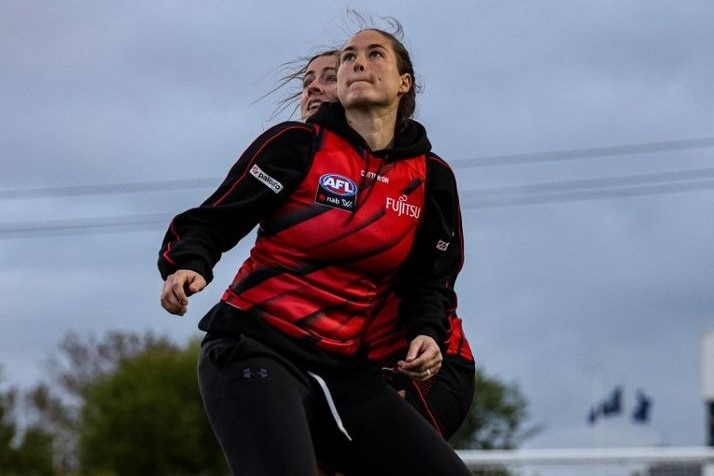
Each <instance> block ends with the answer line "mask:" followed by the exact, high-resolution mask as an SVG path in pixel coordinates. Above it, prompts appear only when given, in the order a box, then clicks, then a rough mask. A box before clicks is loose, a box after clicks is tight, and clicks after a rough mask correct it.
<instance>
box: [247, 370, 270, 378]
mask: <svg viewBox="0 0 714 476" xmlns="http://www.w3.org/2000/svg"><path fill="white" fill-rule="evenodd" d="M268 377H269V375H268V369H264V368H262V367H261V368H259V369H251V368H250V367H246V368H244V369H243V379H244V380H257V379H263V380H264V379H267V378H268Z"/></svg>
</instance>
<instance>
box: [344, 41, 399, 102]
mask: <svg viewBox="0 0 714 476" xmlns="http://www.w3.org/2000/svg"><path fill="white" fill-rule="evenodd" d="M411 85H412V78H411V76H410V75H409V74H399V70H398V68H397V57H396V55H395V54H394V49H393V48H392V44H391V42H390V40H389V39H388V38H387V37H385V36H384V35H382V34H381V33H379V32H377V31H374V30H364V31H361V32H359V33H357V34H356V35H355V36H353V37H352V38H351V39H350V41H348V42H347V44H346V45H345V47H344V48H343V49H342V52H341V54H340V66H339V68H338V70H337V94H338V96H339V99H340V102H341V103H342V105H343V106H344V107H345V109H349V108H365V107H367V108H368V107H373V106H377V107H384V106H392V107H395V108H396V107H397V106H398V104H399V97H400V96H401V95H402V94H403V93H406V92H408V91H409V89H410V88H411Z"/></svg>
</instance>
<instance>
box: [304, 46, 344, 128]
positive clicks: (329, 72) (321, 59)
mask: <svg viewBox="0 0 714 476" xmlns="http://www.w3.org/2000/svg"><path fill="white" fill-rule="evenodd" d="M334 101H337V56H335V55H325V56H318V57H317V58H315V59H314V60H312V61H311V62H310V64H308V65H307V69H306V70H305V76H303V80H302V94H301V95H300V118H301V119H302V120H303V121H304V120H305V119H307V118H308V117H310V116H311V115H313V114H314V113H315V111H317V109H318V108H319V107H320V104H322V103H323V102H334Z"/></svg>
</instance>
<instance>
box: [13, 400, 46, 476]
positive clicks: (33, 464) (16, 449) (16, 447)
mask: <svg viewBox="0 0 714 476" xmlns="http://www.w3.org/2000/svg"><path fill="white" fill-rule="evenodd" d="M17 396H18V391H17V390H15V389H10V390H7V391H2V392H0V474H2V475H3V476H20V475H22V476H53V475H54V474H55V473H54V471H53V468H52V441H53V440H52V437H51V435H50V434H48V433H46V432H44V431H42V430H41V429H40V428H36V427H33V426H28V427H27V428H25V429H24V430H20V429H19V425H18V424H17V423H16V418H15V415H14V414H15V410H16V403H17Z"/></svg>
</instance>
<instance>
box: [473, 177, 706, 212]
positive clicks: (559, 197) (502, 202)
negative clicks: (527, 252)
mask: <svg viewBox="0 0 714 476" xmlns="http://www.w3.org/2000/svg"><path fill="white" fill-rule="evenodd" d="M712 189H714V179H712V180H697V181H690V182H671V183H661V184H646V185H637V186H631V187H614V188H608V189H600V190H598V189H583V190H569V191H561V192H559V191H553V192H551V193H540V194H539V193H531V194H528V193H524V194H521V195H511V196H507V195H506V196H501V197H478V196H471V195H467V196H466V197H464V198H462V200H461V206H462V208H467V209H468V208H497V207H510V206H517V205H537V204H544V203H563V202H573V201H583V200H603V199H608V198H626V197H635V196H645V195H663V194H669V193H682V192H696V191H703V190H712Z"/></svg>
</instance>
